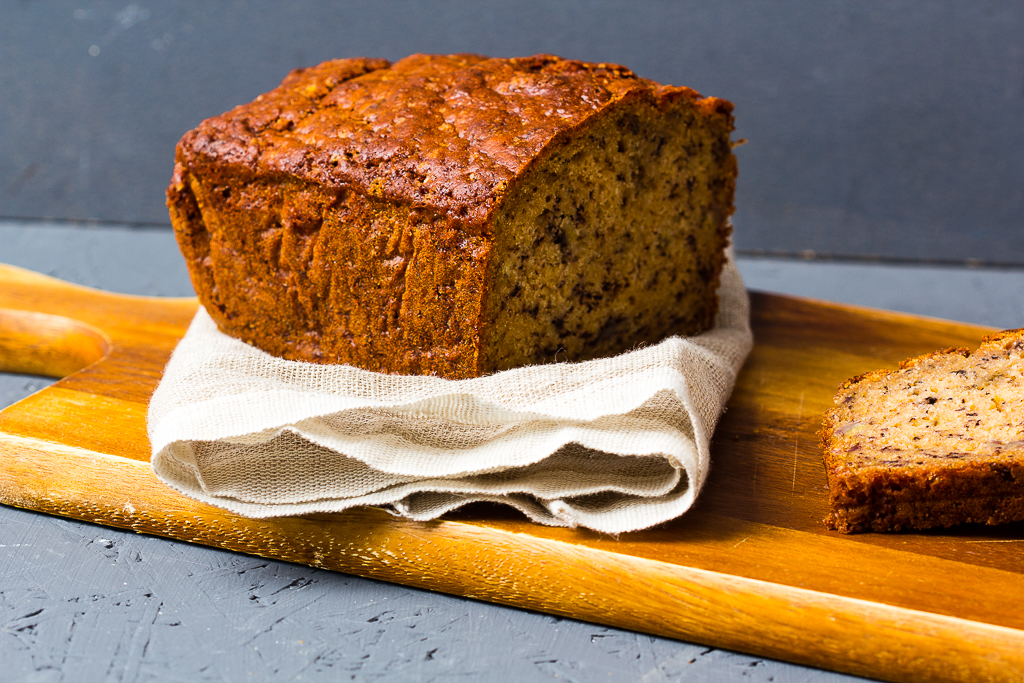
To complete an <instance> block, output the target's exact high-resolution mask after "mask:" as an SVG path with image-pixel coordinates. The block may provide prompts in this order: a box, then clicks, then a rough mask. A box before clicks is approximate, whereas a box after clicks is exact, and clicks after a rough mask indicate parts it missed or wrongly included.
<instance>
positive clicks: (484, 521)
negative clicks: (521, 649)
mask: <svg viewBox="0 0 1024 683" xmlns="http://www.w3.org/2000/svg"><path fill="white" fill-rule="evenodd" d="M195 310H196V302H195V300H194V299H154V298H143V297H130V296H122V295H115V294H108V293H104V292H99V291H96V290H91V289H87V288H84V287H79V286H75V285H69V284H67V283H63V282H60V281H58V280H54V279H51V278H48V277H45V276H42V275H37V274H34V273H31V272H28V271H24V270H21V269H17V268H13V267H10V266H0V370H3V371H7V372H26V373H36V374H43V375H51V376H63V377H64V379H62V380H60V381H59V382H57V383H55V384H54V385H52V386H50V387H48V388H46V389H43V390H42V391H40V392H38V393H36V394H34V395H32V396H30V397H28V398H26V399H25V400H23V401H21V402H19V403H16V404H15V405H13V406H10V407H9V408H7V409H6V410H4V411H2V412H0V502H3V503H5V504H7V505H15V506H19V507H24V508H29V509H32V510H39V511H43V512H48V513H52V514H57V515H63V516H67V517H73V518H76V519H81V520H85V521H89V522H97V523H100V524H107V525H111V526H116V527H122V528H127V529H134V530H136V531H139V532H143V533H150V534H158V535H162V536H168V537H171V538H176V539H179V540H184V541H190V542H194V543H202V544H206V545H212V546H217V547H220V548H226V549H230V550H235V551H239V552H244V553H250V554H254V555H261V556H265V557H271V558H276V559H281V560H288V561H293V562H300V563H304V564H309V565H313V566H316V567H324V568H328V569H336V570H339V571H344V572H349V573H352V574H358V575H362V576H369V577H373V578H377V579H383V580H386V581H394V582H398V583H403V584H408V585H412V586H418V587H421V588H427V589H431V590H438V591H444V592H446V593H453V594H456V595H463V596H467V597H471V598H476V599H480V600H488V601H493V602H498V603H503V604H507V605H514V606H517V607H523V608H527V609H532V610H538V611H541V612H547V613H551V614H557V615H562V616H568V617H573V618H576V619H583V620H587V621H593V622H597V623H601V624H607V625H611V626H617V627H622V628H628V629H634V630H637V631H644V632H649V633H654V634H659V635H664V636H670V637H675V638H681V639H685V640H690V641H696V642H700V643H707V644H708V645H713V646H717V647H723V648H729V649H734V650H740V651H744V652H749V653H754V654H757V655H763V656H768V657H774V658H778V659H785V660H789V661H793V662H798V663H802V664H808V665H812V666H817V667H823V668H828V669H835V670H838V671H844V672H849V673H854V674H859V675H863V676H868V677H874V678H882V679H887V680H893V681H924V680H928V681H971V682H972V683H973V682H975V681H987V680H991V681H997V680H998V681H1002V680H1006V681H1010V680H1020V679H1021V676H1022V675H1024V673H1022V672H1024V525H1022V524H1016V525H1007V526H1003V527H994V528H989V527H967V528H958V529H955V530H952V531H942V532H930V533H901V534H861V535H855V536H841V535H838V534H835V533H832V532H829V531H827V530H826V529H825V528H824V526H823V525H822V523H821V520H822V518H823V517H824V515H825V510H826V505H827V490H826V487H825V477H824V471H823V468H822V465H821V462H820V451H819V445H818V439H817V436H816V434H815V432H816V431H817V430H818V429H819V427H820V421H821V415H822V413H823V412H824V411H825V409H826V408H827V407H828V405H829V404H830V402H831V397H832V395H833V393H834V391H835V389H836V386H837V385H838V383H839V382H840V381H842V380H843V379H845V378H847V377H850V376H852V375H856V374H859V373H861V372H865V371H868V370H873V369H877V368H880V367H895V366H896V364H897V363H898V361H899V360H901V359H903V358H905V357H907V356H910V355H916V354H920V353H923V352H927V351H931V350H934V349H937V348H942V347H948V346H960V345H964V346H972V347H973V346H974V345H976V344H977V343H978V341H979V340H980V338H981V337H982V336H983V335H984V334H986V333H987V332H989V330H987V329H985V328H980V327H972V326H968V325H962V324H957V323H951V322H944V321H940V320H933V319H925V318H917V317H912V316H907V315H900V314H894V313H886V312H882V311H875V310H869V309H861V308H852V307H848V306H839V305H832V304H826V303H821V302H815V301H809V300H803V299H794V298H789V297H782V296H774V295H770V294H759V293H755V294H753V324H754V330H755V337H756V341H757V345H756V347H755V349H754V351H753V353H752V355H751V357H750V359H749V360H748V361H747V364H746V366H745V367H744V370H743V372H742V374H741V376H740V378H739V382H738V384H737V387H736V390H735V392H734V395H733V398H732V400H731V401H730V404H729V408H728V411H727V412H726V414H725V416H724V417H723V419H722V421H721V423H720V425H719V427H718V429H717V431H716V435H715V440H714V443H713V446H712V463H713V465H712V475H711V478H710V480H709V483H708V484H707V486H706V488H705V490H704V492H703V493H702V495H701V497H700V499H699V502H698V504H697V506H696V508H695V509H694V510H692V511H691V512H690V513H688V514H686V515H685V516H683V517H682V518H681V519H678V520H675V521H674V522H671V523H668V524H665V525H662V526H660V527H658V528H656V529H654V530H650V531H645V532H638V533H632V534H622V535H621V536H620V537H618V538H612V537H609V536H603V535H599V534H596V533H591V532H588V531H581V530H568V529H551V528H547V527H542V526H538V525H535V524H531V523H529V522H527V521H524V519H523V518H522V517H520V516H518V515H517V514H516V513H514V512H510V511H508V510H506V509H504V508H501V507H497V506H486V505H476V506H472V507H470V508H466V509H464V510H463V511H461V512H458V513H455V514H450V515H447V516H446V517H445V518H443V519H442V520H441V521H437V522H430V523H416V522H409V521H403V520H400V519H397V518H395V517H392V516H391V515H389V514H387V513H385V512H382V511H380V510H376V509H359V510H355V511H351V512H347V513H344V514H337V515H316V516H312V517H303V518H289V519H278V520H269V521H259V520H250V519H245V518H243V517H239V516H237V515H233V514H230V513H227V512H224V511H222V510H220V509H217V508H214V507H211V506H208V505H204V504H201V503H198V502H195V501H192V500H190V499H188V498H185V497H183V496H181V495H179V494H178V493H176V492H174V491H172V490H171V489H169V488H166V487H164V486H163V485H161V484H160V483H159V482H158V481H157V480H156V479H155V478H154V476H153V475H152V473H151V471H150V468H149V462H148V461H149V453H150V449H149V442H148V440H147V437H146V419H145V418H146V404H147V401H148V399H149V396H150V395H151V393H152V391H153V389H154V387H155V386H156V384H157V382H158V381H159V379H160V373H161V370H162V368H163V366H164V364H165V362H166V360H167V358H168V356H169V355H170V353H171V350H172V349H173V348H174V345H175V343H176V342H177V340H178V339H179V338H180V337H181V335H182V334H183V333H184V331H185V328H186V326H187V325H188V323H189V321H190V320H191V318H192V315H193V313H194V311H195Z"/></svg>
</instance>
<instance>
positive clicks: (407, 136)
mask: <svg viewBox="0 0 1024 683" xmlns="http://www.w3.org/2000/svg"><path fill="white" fill-rule="evenodd" d="M731 111H732V105H731V104H730V103H729V102H726V101H724V100H720V99H716V98H709V97H701V96H700V95H699V94H698V93H696V92H695V91H693V90H690V89H689V88H683V87H671V86H662V85H659V84H657V83H654V82H652V81H649V80H646V79H643V78H639V77H638V76H636V75H635V74H633V73H632V72H631V71H629V70H628V69H626V68H624V67H621V66H616V65H612V64H589V63H584V62H578V61H571V60H565V59H560V58H558V57H553V56H550V55H538V56H535V57H528V58H521V59H489V58H486V57H483V56H479V55H465V54H464V55H444V56H438V55H433V56H431V55H413V56H411V57H408V58H406V59H403V60H401V61H399V62H396V63H394V64H391V63H389V62H387V61H385V60H380V59H342V60H336V61H331V62H326V63H324V64H320V65H319V66H315V67H312V68H309V69H300V70H298V71H295V72H292V73H291V74H290V75H289V76H288V77H287V78H286V79H285V80H284V82H283V83H282V84H281V85H280V86H279V87H278V88H276V89H275V90H273V91H271V92H269V93H266V94H264V95H261V96H260V97H258V98H256V100H255V101H254V102H252V103H250V104H246V105H242V106H240V107H237V108H235V109H233V110H232V111H230V112H227V113H226V114H223V115H221V116H217V117H214V118H212V119H208V120H206V121H204V122H203V123H202V124H200V125H199V127H198V128H196V129H195V130H193V131H190V132H189V133H187V134H186V135H185V136H184V137H183V138H182V140H181V142H180V143H179V144H178V147H177V154H176V164H175V169H174V176H173V180H172V182H171V185H170V187H169V188H168V191H167V197H168V207H169V209H170V215H171V222H172V223H173V225H174V229H175V232H176V234H177V237H178V240H179V243H180V246H181V250H182V252H183V253H184V255H185V258H186V260H187V262H188V266H189V270H190V274H191V277H192V282H193V284H194V286H195V289H196V292H197V293H198V295H199V298H200V300H201V302H202V304H203V305H204V306H205V307H206V309H207V311H208V312H209V313H210V315H211V316H212V317H213V319H214V320H215V321H216V322H217V325H218V326H219V327H220V329H221V330H222V331H224V332H225V333H227V334H229V335H232V336H234V337H237V338H240V339H242V340H244V341H246V342H248V343H250V344H253V345H255V346H257V347H259V348H262V349H264V350H265V351H267V352H269V353H271V354H273V355H276V356H279V357H283V358H287V359H294V360H302V361H312V362H317V363H346V364H350V365H355V366H358V367H362V368H365V369H368V370H374V371H380V372H390V373H401V374H432V375H439V376H442V377H447V378H464V377H475V376H479V375H482V374H487V373H491V372H495V371H498V370H504V369H507V368H512V367H516V366H521V365H526V364H535V363H544V362H551V361H554V360H556V359H557V360H584V359H588V358H594V357H598V356H604V355H610V354H615V353H618V352H621V351H624V350H628V349H629V348H631V347H633V346H635V345H636V344H638V343H643V342H657V341H659V340H661V339H662V338H664V337H665V336H668V335H671V334H694V333H698V332H701V331H703V330H705V329H707V328H708V327H710V326H711V324H712V322H713V320H714V317H715V313H716V310H717V309H716V307H717V299H716V290H717V287H718V279H719V273H720V271H721V268H722V264H723V260H724V254H723V250H724V248H725V246H726V244H727V242H728V238H729V234H730V229H731V228H730V224H729V216H730V215H731V214H732V212H733V193H734V187H735V179H736V161H735V158H734V156H733V154H732V151H731V142H730V132H731V131H732V129H733V119H732V115H731Z"/></svg>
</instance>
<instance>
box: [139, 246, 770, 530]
mask: <svg viewBox="0 0 1024 683" xmlns="http://www.w3.org/2000/svg"><path fill="white" fill-rule="evenodd" d="M720 297H721V304H720V315H719V320H718V323H717V324H716V327H715V328H713V329H712V330H710V331H709V332H706V333H704V334H702V335H698V336H696V337H691V338H687V339H682V338H678V337H676V338H670V339H669V340H666V341H663V342H661V343H660V344H659V345H655V347H647V348H645V349H639V350H638V351H633V352H630V353H628V354H623V356H629V355H632V354H643V353H644V352H648V353H649V352H650V349H653V348H656V347H658V346H662V345H665V344H668V345H670V346H673V345H674V346H675V347H676V348H677V353H680V354H687V353H688V354H690V355H693V356H703V361H702V362H703V363H705V364H708V363H709V364H711V365H713V366H717V367H715V368H714V371H715V373H716V374H720V375H722V376H721V377H718V379H719V380H721V381H724V385H722V386H718V387H712V388H711V389H710V391H711V392H712V393H715V392H717V394H718V396H717V398H718V400H717V401H716V402H715V403H717V405H716V406H714V410H710V408H711V406H708V405H703V406H701V405H698V401H695V400H694V396H693V395H692V392H691V384H692V382H691V380H692V379H693V378H692V377H688V376H686V374H685V373H672V374H678V377H673V378H672V379H673V380H675V381H670V382H666V379H665V376H664V373H662V376H661V380H662V381H661V382H654V385H656V386H660V390H666V389H667V390H670V391H672V393H674V394H675V395H676V397H677V399H678V401H679V403H680V405H681V406H682V408H683V409H684V410H685V412H686V414H687V415H688V416H689V421H690V427H691V428H692V437H691V438H692V442H693V443H692V446H693V447H692V449H687V450H689V451H690V452H689V453H687V454H680V455H676V454H673V453H663V454H661V455H664V456H666V457H667V458H668V459H669V461H670V462H671V463H672V466H673V467H676V468H681V469H682V470H683V471H684V472H685V476H684V477H682V478H681V480H680V481H681V484H680V485H681V486H685V489H684V490H682V491H678V492H677V495H674V496H670V497H669V498H671V500H668V499H666V500H648V501H640V503H641V505H640V507H641V508H644V509H645V511H646V512H647V513H655V514H639V513H638V514H625V515H621V514H620V515H618V516H613V517H614V519H612V517H609V516H608V515H604V516H603V517H602V515H600V514H593V513H591V512H589V511H588V510H586V509H584V508H581V507H580V506H579V505H574V504H573V501H566V500H553V501H542V500H537V501H535V503H533V504H527V503H524V502H523V500H521V499H513V498H509V497H495V496H490V495H488V494H486V493H484V492H481V493H479V494H476V495H460V496H455V497H453V498H450V499H449V500H447V501H446V502H445V503H443V504H439V505H437V506H436V507H435V509H434V512H433V513H430V514H428V513H423V512H416V511H415V510H413V509H412V508H413V507H414V506H410V505H409V504H408V503H407V502H406V501H405V500H404V499H403V498H399V499H394V498H392V499H388V498H387V496H370V497H366V496H361V497H359V498H357V499H347V500H336V499H324V500H311V501H308V502H304V503H299V504H292V503H287V504H278V505H269V506H268V505H266V504H257V505H253V504H251V503H247V502H245V501H242V500H232V499H229V498H225V497H222V496H216V495H210V494H208V493H207V492H206V491H205V487H204V485H203V483H202V473H201V472H200V471H199V469H198V468H197V467H196V463H195V461H194V459H193V460H192V462H191V463H190V462H188V457H187V455H186V454H185V453H184V452H183V449H181V448H178V447H176V446H175V445H176V444H177V445H182V446H187V443H188V441H190V440H196V437H200V438H201V437H202V436H203V435H202V434H200V432H203V431H204V430H202V429H199V430H198V431H197V430H195V429H193V428H192V427H195V425H196V424H199V423H201V422H202V419H201V418H202V417H203V416H204V415H206V414H209V412H210V409H211V408H212V407H214V406H215V404H216V403H217V402H218V401H219V400H221V399H219V398H217V397H212V398H210V399H206V400H203V401H197V402H195V403H193V404H185V405H178V406H176V407H171V408H170V409H168V408H167V406H163V407H162V410H163V412H162V413H160V409H158V410H157V411H155V412H157V413H160V414H159V416H158V417H159V419H154V418H153V412H151V417H150V423H149V428H150V435H151V441H152V444H153V458H152V466H153V470H154V472H155V473H156V475H157V477H158V478H160V479H161V480H162V481H164V483H166V484H168V485H170V486H171V487H172V488H175V489H177V490H179V491H181V492H182V493H184V494H186V495H188V496H190V497H193V498H195V499H198V500H202V501H203V502H206V503H210V504H212V505H215V506H218V507H221V508H224V509H228V510H230V511H232V512H235V513H238V514H242V515H245V516H248V517H255V518H266V517H277V516H288V515H296V514H309V513H313V512H337V511H341V510H345V509H349V508H351V507H354V506H357V505H366V504H377V505H385V506H390V507H391V509H392V510H393V511H395V512H396V513H400V514H404V515H405V516H409V517H411V518H413V519H429V518H433V517H436V516H437V515H439V514H443V512H446V511H448V510H451V509H454V508H456V507H459V506H461V505H465V504H466V503H468V502H472V501H474V500H498V502H503V503H506V504H509V505H512V506H513V507H515V508H517V509H519V510H520V511H522V512H523V513H524V514H526V515H527V516H528V517H530V518H531V519H533V520H534V521H538V522H541V523H544V524H555V525H567V526H575V525H577V524H581V525H583V526H586V527H588V528H593V529H596V530H598V531H604V532H608V533H619V532H622V531H629V530H633V529H639V528H646V527H648V526H653V525H654V524H657V523H660V522H662V521H665V520H667V519H671V518H672V517H675V516H678V515H679V514H682V512H684V511H685V510H686V509H688V507H689V506H690V505H692V503H693V501H694V500H695V499H696V496H697V494H698V493H699V490H700V489H701V488H702V486H703V483H704V480H705V479H706V474H707V470H708V466H709V460H710V455H709V440H710V435H711V432H712V431H713V429H714V426H715V423H716V422H717V419H718V416H719V414H720V412H721V410H722V408H723V407H724V404H725V402H726V400H727V398H728V396H729V394H730V393H731V390H732V386H733V384H734V382H735V378H736V375H737V374H738V371H739V369H740V367H741V365H742V361H743V359H744V358H745V356H746V355H747V353H749V350H750V348H751V347H752V343H753V340H752V335H751V333H750V327H749V300H748V298H747V295H746V291H745V288H744V287H743V284H742V280H741V279H740V276H739V273H738V271H737V270H736V269H735V265H734V263H733V259H732V257H731V254H730V257H729V259H728V261H727V264H726V268H725V269H724V270H723V274H722V284H721V288H720ZM203 314H205V311H202V310H201V311H200V312H199V313H197V319H201V318H202V316H203ZM207 318H208V317H207ZM723 318H725V320H724V319H723ZM722 323H727V325H723V324H722ZM209 324H210V325H212V321H209ZM191 331H192V329H191V328H190V333H191ZM206 333H209V330H206ZM215 333H216V334H217V335H220V336H221V337H223V339H222V340H221V341H222V342H223V343H225V344H227V345H228V346H229V347H230V346H231V345H235V348H236V349H237V345H242V346H244V347H245V353H247V354H256V355H259V354H263V352H262V351H259V350H258V349H254V348H252V347H248V346H245V345H244V344H242V342H238V341H237V340H234V339H231V338H229V337H226V336H225V335H222V334H221V333H220V332H219V331H215ZM183 343H184V340H183ZM179 348H181V347H179ZM723 348H725V349H726V352H725V353H721V352H720V351H721V350H722V349H723ZM233 351H234V349H229V352H233ZM264 355H265V354H264ZM177 356H178V350H176V351H175V357H177ZM175 357H172V359H171V361H170V362H169V364H168V371H170V370H172V369H173V366H174V364H175ZM616 358H620V359H621V358H622V357H621V356H620V357H616ZM179 360H181V359H180V358H179ZM610 360H614V359H599V360H595V361H587V362H584V363H576V364H569V363H563V364H558V367H557V370H558V371H559V372H558V373H557V374H558V375H559V376H564V375H565V373H570V374H571V373H573V372H575V371H576V370H577V369H578V368H579V367H580V366H586V365H588V364H600V363H606V362H608V361H610ZM273 361H274V362H275V363H280V364H295V362H294V361H282V360H280V359H273ZM296 365H299V366H307V365H311V364H305V363H297V364H296ZM323 367H324V366H316V368H315V370H316V371H319V370H320V369H322V368H323ZM334 367H341V366H334ZM551 367H552V366H539V368H541V369H542V370H544V369H550V368H551ZM532 370H533V369H530V368H521V369H517V370H510V371H507V372H508V373H519V374H520V376H521V375H524V374H526V375H529V374H530V372H531V371H532ZM659 370H660V368H659ZM347 371H348V372H352V371H355V372H357V373H366V371H363V370H358V369H355V368H351V369H347ZM369 374H371V375H375V374H376V373H369ZM498 374H499V375H501V374H505V373H498ZM654 374H655V375H657V374H658V373H654ZM496 376H497V375H492V376H490V377H486V378H479V380H460V381H456V382H452V381H449V380H439V379H438V378H421V379H425V380H429V381H430V382H431V383H432V384H433V385H434V386H437V387H445V386H449V387H451V385H457V384H459V383H473V382H479V381H480V380H484V381H486V380H489V379H491V378H494V377H496ZM651 379H654V378H653V377H652V378H651ZM548 381H550V378H549V379H548ZM438 383H441V384H438ZM666 383H667V384H670V385H672V386H671V387H669V386H666ZM647 387H648V391H649V390H650V389H651V385H647ZM164 388H165V384H164V382H161V385H160V387H158V389H157V392H156V393H155V394H154V397H153V402H152V404H151V406H152V405H153V404H157V405H158V407H159V406H160V405H161V401H162V400H163V399H164V398H165V397H163V396H162V395H161V390H162V389H164ZM451 388H456V387H451ZM458 388H461V387H458ZM591 388H592V387H591ZM702 391H704V392H705V393H707V392H708V391H709V389H708V387H702ZM452 395H453V394H448V395H447V396H446V397H445V398H446V399H449V398H451V397H452ZM454 395H456V396H457V395H461V392H456V393H455V394H454ZM638 396H639V394H638ZM647 396H648V397H649V396H651V394H650V393H648V394H647ZM320 398H323V396H321V397H320ZM475 398H476V400H477V401H478V403H481V404H482V403H486V402H485V401H480V400H479V397H475ZM232 400H234V401H235V403H236V404H237V397H233V399H232ZM637 400H638V399H636V398H634V401H633V402H634V403H636V402H637ZM327 402H328V403H330V402H331V401H330V400H328V401H327ZM432 402H434V403H436V397H434V398H425V399H420V400H419V401H413V402H412V403H411V404H410V403H405V404H398V405H394V404H393V405H384V404H381V403H379V402H378V403H377V404H376V407H378V408H390V409H393V410H407V411H411V412H415V411H417V410H422V409H424V408H428V409H429V406H430V405H431V403H432ZM164 403H166V401H164ZM341 403H346V401H341ZM704 403H706V401H704ZM349 405H353V404H352V403H349ZM320 406H321V411H320V412H321V414H329V413H330V412H331V411H330V410H328V409H325V408H324V407H323V403H321V404H320ZM308 407H309V406H307V408H308ZM339 407H340V406H339ZM362 407H366V404H365V403H363V404H362ZM491 407H492V408H493V409H495V411H494V414H493V415H491V417H494V416H495V415H498V414H501V413H505V415H503V416H502V417H503V418H504V419H511V420H531V419H532V420H551V419H552V416H551V415H543V414H539V413H536V412H534V411H532V410H524V409H522V408H521V407H519V408H510V407H509V406H507V405H500V404H492V405H491ZM640 407H641V406H637V405H627V406H625V408H626V409H625V410H623V405H622V404H621V403H620V404H619V406H618V411H616V412H615V413H614V414H616V415H622V414H623V412H630V411H632V410H637V409H638V408H640ZM300 408H301V406H300ZM702 408H703V409H702ZM342 409H343V410H344V409H345V408H342ZM300 412H301V410H300ZM314 412H315V411H314ZM442 412H443V411H442ZM702 413H703V414H702ZM310 417H311V415H310V413H309V412H306V413H305V418H310ZM588 417H589V416H588ZM599 417H601V416H600V415H599V416H598V418H599ZM167 418H173V419H170V420H168V419H167ZM561 419H566V418H564V417H563V418H561ZM499 421H500V420H499ZM574 421H576V422H577V423H579V422H584V423H585V422H587V420H586V419H584V420H582V421H581V420H579V418H576V420H574ZM591 421H592V420H591ZM222 424H223V422H222ZM262 424H263V425H264V430H263V431H267V429H268V428H267V426H266V425H267V423H266V422H263V423H262ZM183 425H184V428H183ZM189 425H191V427H190V426H189ZM285 426H286V425H277V427H285ZM243 432H244V430H243ZM250 433H251V432H250ZM207 435H208V436H211V437H213V438H215V439H216V438H230V436H231V435H225V434H223V432H222V433H221V434H220V435H219V436H217V435H214V434H207ZM236 436H237V435H236ZM584 445H585V444H584ZM188 450H191V448H190V447H189V448H188ZM181 457H184V461H182V460H179V458H181ZM421 493H430V491H426V492H421ZM369 499H373V500H376V502H369ZM538 506H539V507H540V508H541V509H540V510H539V509H538ZM634 512H636V511H634Z"/></svg>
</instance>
